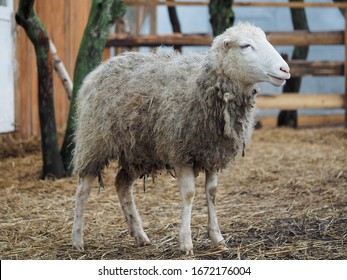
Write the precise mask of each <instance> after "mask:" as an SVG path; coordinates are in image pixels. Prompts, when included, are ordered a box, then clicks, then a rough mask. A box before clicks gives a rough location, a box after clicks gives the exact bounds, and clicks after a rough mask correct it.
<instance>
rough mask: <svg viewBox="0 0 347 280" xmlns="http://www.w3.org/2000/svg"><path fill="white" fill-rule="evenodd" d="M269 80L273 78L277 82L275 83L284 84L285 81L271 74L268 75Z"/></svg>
mask: <svg viewBox="0 0 347 280" xmlns="http://www.w3.org/2000/svg"><path fill="white" fill-rule="evenodd" d="M268 75H269V76H270V77H271V78H273V79H275V80H277V81H279V82H282V83H283V82H284V81H285V80H286V79H284V78H280V77H277V76H274V75H271V74H268Z"/></svg>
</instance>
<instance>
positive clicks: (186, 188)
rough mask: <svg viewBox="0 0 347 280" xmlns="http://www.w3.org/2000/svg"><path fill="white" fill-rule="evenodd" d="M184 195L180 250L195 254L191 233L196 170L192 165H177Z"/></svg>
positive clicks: (177, 172)
mask: <svg viewBox="0 0 347 280" xmlns="http://www.w3.org/2000/svg"><path fill="white" fill-rule="evenodd" d="M175 172H176V175H177V180H178V185H179V188H180V192H181V196H182V224H181V229H180V250H181V251H183V252H186V254H187V255H189V254H191V255H193V242H192V236H191V235H192V234H191V216H192V206H193V200H194V196H195V185H194V179H195V176H194V171H193V169H192V168H191V167H190V166H186V167H175Z"/></svg>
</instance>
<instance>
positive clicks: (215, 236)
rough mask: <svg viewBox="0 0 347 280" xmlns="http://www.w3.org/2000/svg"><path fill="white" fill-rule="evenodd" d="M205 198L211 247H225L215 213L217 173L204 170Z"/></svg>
mask: <svg viewBox="0 0 347 280" xmlns="http://www.w3.org/2000/svg"><path fill="white" fill-rule="evenodd" d="M205 188H206V199H207V207H208V226H207V232H208V235H209V237H210V239H211V247H212V248H218V249H227V247H226V245H225V241H224V239H223V236H222V234H221V232H220V229H219V224H218V218H217V213H216V194H217V173H216V172H208V171H206V182H205Z"/></svg>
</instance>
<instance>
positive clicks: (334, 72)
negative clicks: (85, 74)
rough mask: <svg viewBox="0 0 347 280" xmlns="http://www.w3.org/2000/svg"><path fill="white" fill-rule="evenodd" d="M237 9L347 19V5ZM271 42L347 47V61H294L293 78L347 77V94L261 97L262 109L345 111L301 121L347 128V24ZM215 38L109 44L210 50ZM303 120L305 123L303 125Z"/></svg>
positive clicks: (121, 39) (274, 35) (281, 35)
mask: <svg viewBox="0 0 347 280" xmlns="http://www.w3.org/2000/svg"><path fill="white" fill-rule="evenodd" d="M125 3H126V4H127V5H130V6H159V5H167V6H207V5H208V1H201V2H192V1H182V2H172V1H170V2H157V1H143V2H142V1H132V0H126V1H125ZM233 6H234V7H254V8H257V7H282V8H283V7H287V8H308V7H311V8H322V7H324V8H340V9H342V10H343V11H344V15H345V18H347V3H306V2H286V3H285V2H281V3H278V2H275V3H273V2H236V3H234V4H233ZM267 36H268V40H269V41H270V42H271V43H272V44H273V45H292V46H311V45H344V46H345V61H341V62H332V61H303V60H290V61H288V64H289V66H290V68H291V74H292V77H301V76H305V75H312V76H344V77H345V92H343V93H331V94H317V93H312V94H305V95H303V94H282V95H260V96H259V97H258V101H257V104H258V107H259V108H261V109H282V110H297V109H344V110H345V114H344V116H342V115H331V116H321V117H319V116H312V117H309V116H308V117H304V118H303V117H301V118H299V125H300V122H302V123H304V124H306V125H307V124H309V123H310V121H311V122H312V124H313V125H319V124H326V123H328V124H332V123H334V122H337V123H342V122H344V124H345V127H347V82H346V81H347V79H346V76H347V70H346V67H347V24H346V26H345V30H343V31H340V32H309V31H293V32H271V33H268V34H267ZM211 42H212V37H211V36H210V35H206V34H189V35H188V34H177V33H176V34H169V35H153V34H152V35H128V34H113V35H111V36H110V39H109V40H108V43H107V47H112V46H113V47H140V46H150V47H154V46H160V45H176V46H208V45H210V44H211ZM300 119H301V121H300Z"/></svg>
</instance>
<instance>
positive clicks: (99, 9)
mask: <svg viewBox="0 0 347 280" xmlns="http://www.w3.org/2000/svg"><path fill="white" fill-rule="evenodd" d="M124 13H125V5H124V3H123V1H122V0H93V2H92V7H91V9H90V14H89V19H88V23H87V26H86V29H85V31H84V35H83V38H82V42H81V45H80V49H79V52H78V56H77V60H76V66H75V72H74V82H73V92H72V99H71V104H70V111H69V117H68V123H67V127H66V131H65V138H64V143H63V146H62V150H61V155H62V157H63V162H64V165H65V168H66V173H67V174H66V175H67V176H71V174H72V168H73V167H72V151H73V150H74V147H75V143H74V142H73V135H74V131H75V125H76V124H75V121H76V100H77V94H78V90H79V89H80V87H81V85H82V82H83V79H84V78H85V76H86V75H87V74H88V73H89V72H91V71H92V70H93V69H94V68H95V67H96V66H97V65H98V64H99V63H100V61H101V60H102V53H103V50H104V48H105V45H106V41H107V39H108V36H109V30H110V27H111V25H112V24H114V22H115V21H116V20H117V19H118V18H119V17H121V16H122V15H123V14H124Z"/></svg>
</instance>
